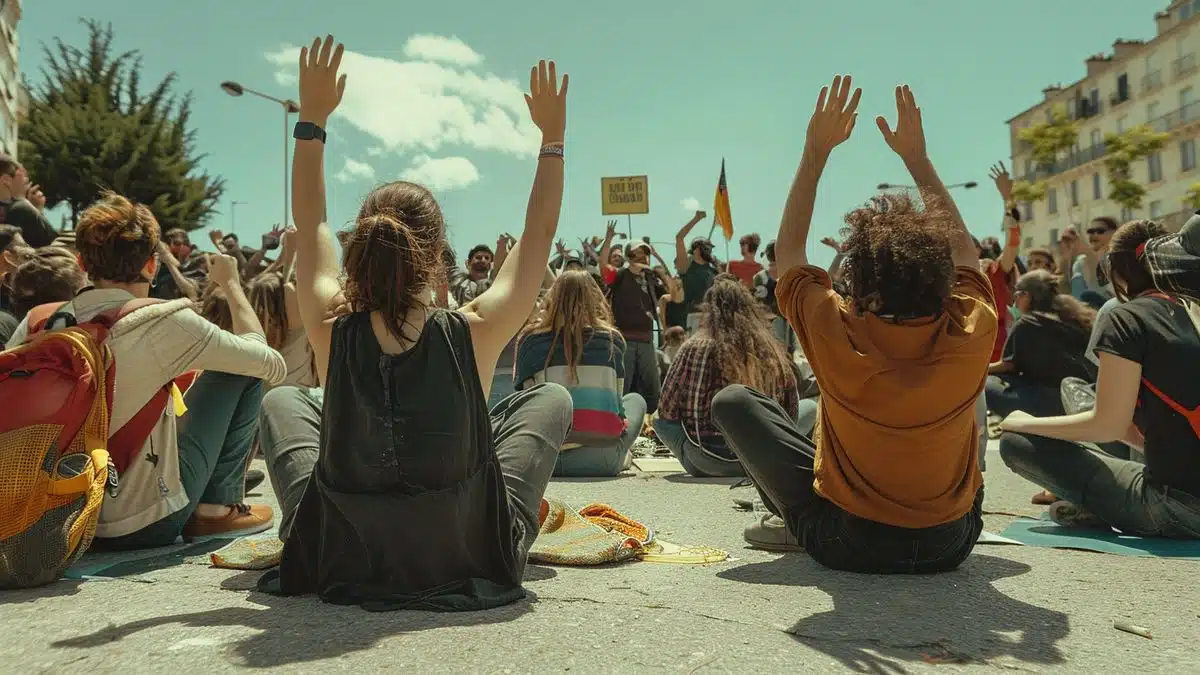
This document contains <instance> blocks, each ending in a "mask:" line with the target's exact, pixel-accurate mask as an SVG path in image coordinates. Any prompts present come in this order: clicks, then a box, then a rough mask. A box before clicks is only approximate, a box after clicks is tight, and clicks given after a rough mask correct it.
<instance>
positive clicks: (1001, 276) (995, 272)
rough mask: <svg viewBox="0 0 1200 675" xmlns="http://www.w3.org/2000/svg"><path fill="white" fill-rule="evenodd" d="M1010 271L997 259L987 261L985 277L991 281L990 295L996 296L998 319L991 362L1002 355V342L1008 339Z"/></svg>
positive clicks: (994, 361)
mask: <svg viewBox="0 0 1200 675" xmlns="http://www.w3.org/2000/svg"><path fill="white" fill-rule="evenodd" d="M1009 274H1010V272H1005V271H1004V270H1003V268H1001V267H1000V262H999V261H998V260H993V261H992V262H990V263H988V268H987V278H988V281H990V282H992V295H993V296H994V297H995V298H996V306H995V309H996V317H997V318H998V319H999V321H998V325H997V327H996V345H995V347H993V348H992V361H991V362H992V363H996V362H997V361H999V360H1000V358H1001V357H1002V356H1003V355H1004V342H1005V340H1007V339H1008V323H1009V319H1010V318H1011V317H1010V315H1009V313H1008V306H1009V305H1011V304H1012V288H1011V287H1009V285H1008V277H1009Z"/></svg>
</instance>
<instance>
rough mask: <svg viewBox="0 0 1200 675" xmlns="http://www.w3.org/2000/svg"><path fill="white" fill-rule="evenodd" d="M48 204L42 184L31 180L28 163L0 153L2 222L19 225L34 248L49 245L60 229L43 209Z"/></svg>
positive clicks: (22, 236) (24, 236) (0, 212)
mask: <svg viewBox="0 0 1200 675" xmlns="http://www.w3.org/2000/svg"><path fill="white" fill-rule="evenodd" d="M35 200H36V202H37V203H34V201H35ZM45 204H46V198H45V196H44V195H42V191H41V188H39V187H38V186H36V185H32V186H31V185H30V184H29V174H27V173H26V172H25V167H23V166H21V165H20V164H19V163H18V162H17V160H15V159H13V158H12V157H10V156H8V155H4V154H0V223H3V224H5V225H12V226H14V227H17V228H20V230H21V238H22V239H23V240H24V241H25V243H26V244H28V245H29V246H30V247H32V248H41V247H43V246H49V245H50V244H52V243H54V239H55V237H57V236H58V233H57V232H55V231H54V226H53V225H51V224H50V221H49V220H47V219H46V216H45V214H43V213H42V207H44V206H45Z"/></svg>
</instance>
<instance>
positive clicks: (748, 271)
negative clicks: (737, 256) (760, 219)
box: [729, 234, 763, 288]
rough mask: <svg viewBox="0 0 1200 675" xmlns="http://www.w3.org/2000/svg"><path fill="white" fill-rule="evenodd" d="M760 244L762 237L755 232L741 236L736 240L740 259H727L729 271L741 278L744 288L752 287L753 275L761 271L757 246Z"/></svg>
mask: <svg viewBox="0 0 1200 675" xmlns="http://www.w3.org/2000/svg"><path fill="white" fill-rule="evenodd" d="M761 244H762V237H760V236H758V235H757V234H747V235H745V236H743V237H742V238H741V239H739V240H738V247H739V248H740V249H741V251H742V259H741V260H730V261H729V273H730V274H732V275H733V276H735V277H737V278H738V279H741V280H742V283H743V284H745V285H746V288H754V275H756V274H758V273H759V272H761V271H762V268H763V266H762V263H760V262H758V247H759V246H760V245H761Z"/></svg>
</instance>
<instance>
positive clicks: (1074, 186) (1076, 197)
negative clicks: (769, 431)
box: [1071, 179, 1079, 206]
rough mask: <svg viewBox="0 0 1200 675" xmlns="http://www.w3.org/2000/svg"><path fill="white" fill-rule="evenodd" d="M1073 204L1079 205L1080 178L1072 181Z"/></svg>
mask: <svg viewBox="0 0 1200 675" xmlns="http://www.w3.org/2000/svg"><path fill="white" fill-rule="evenodd" d="M1071 206H1079V180H1078V179H1076V180H1073V181H1071Z"/></svg>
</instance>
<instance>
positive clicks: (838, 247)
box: [821, 237, 846, 253]
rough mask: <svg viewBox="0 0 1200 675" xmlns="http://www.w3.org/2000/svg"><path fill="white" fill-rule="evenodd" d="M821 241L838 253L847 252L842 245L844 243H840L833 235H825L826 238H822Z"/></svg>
mask: <svg viewBox="0 0 1200 675" xmlns="http://www.w3.org/2000/svg"><path fill="white" fill-rule="evenodd" d="M821 243H822V244H825V245H826V246H828V247H829V248H831V249H833V250H834V252H836V253H845V252H846V249H845V247H844V246H842V244H840V243H838V240H837V239H834V238H833V237H825V238H823V239H821Z"/></svg>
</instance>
